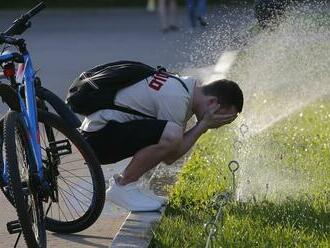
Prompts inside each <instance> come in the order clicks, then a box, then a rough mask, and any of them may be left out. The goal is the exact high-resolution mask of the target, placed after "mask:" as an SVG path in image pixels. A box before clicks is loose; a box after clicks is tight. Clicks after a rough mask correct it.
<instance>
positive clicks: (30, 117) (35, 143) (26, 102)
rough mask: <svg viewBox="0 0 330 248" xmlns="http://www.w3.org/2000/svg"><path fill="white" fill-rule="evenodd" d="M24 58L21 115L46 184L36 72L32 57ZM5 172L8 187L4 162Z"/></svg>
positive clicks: (9, 56)
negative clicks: (37, 102)
mask: <svg viewBox="0 0 330 248" xmlns="http://www.w3.org/2000/svg"><path fill="white" fill-rule="evenodd" d="M22 55H23V57H24V69H23V77H21V78H18V81H17V83H18V84H19V87H18V91H17V92H18V93H17V96H18V99H19V105H20V109H21V114H22V115H23V117H24V121H25V125H26V128H27V133H28V134H29V137H28V141H29V145H30V146H31V148H32V151H33V154H32V155H33V158H29V161H31V160H30V159H32V161H33V162H35V164H36V166H37V172H38V178H39V180H40V182H42V183H44V182H45V180H44V173H43V165H42V156H41V147H40V136H39V126H38V117H37V104H36V91H35V83H34V82H35V71H34V69H33V66H32V62H31V57H30V55H29V53H28V52H27V51H26V52H24V53H23V54H22ZM14 56H15V54H14V53H8V54H4V55H0V61H10V60H12V59H13V58H14ZM22 87H24V91H25V99H23V98H22V97H21V95H20V94H19V92H21V89H22ZM3 164H4V170H3V181H4V183H5V184H6V185H8V181H9V180H8V164H7V163H6V161H4V163H3Z"/></svg>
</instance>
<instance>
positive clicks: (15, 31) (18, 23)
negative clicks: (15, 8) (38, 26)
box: [3, 2, 46, 36]
mask: <svg viewBox="0 0 330 248" xmlns="http://www.w3.org/2000/svg"><path fill="white" fill-rule="evenodd" d="M44 8H46V5H45V3H44V2H41V3H39V4H38V5H36V6H35V7H34V8H32V9H31V10H29V11H28V12H26V13H25V14H23V15H22V16H21V17H20V18H18V19H16V20H15V21H14V22H13V25H11V26H10V27H9V28H8V29H7V30H6V31H5V32H3V34H4V35H6V36H14V35H21V34H22V33H24V31H25V30H27V29H28V28H29V27H31V22H29V20H30V19H31V18H32V17H33V16H35V15H36V14H38V13H39V12H40V11H41V10H43V9H44Z"/></svg>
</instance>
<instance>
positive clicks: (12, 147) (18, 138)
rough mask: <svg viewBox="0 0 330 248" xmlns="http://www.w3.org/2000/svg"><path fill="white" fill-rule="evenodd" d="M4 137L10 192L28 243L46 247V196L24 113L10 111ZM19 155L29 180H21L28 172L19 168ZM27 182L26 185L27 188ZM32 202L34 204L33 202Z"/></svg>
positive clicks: (32, 245) (33, 245)
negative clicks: (41, 191) (37, 174)
mask: <svg viewBox="0 0 330 248" xmlns="http://www.w3.org/2000/svg"><path fill="white" fill-rule="evenodd" d="M3 136H4V153H5V158H6V161H7V163H8V175H9V187H10V193H11V194H12V198H13V199H14V205H15V208H16V212H17V216H18V219H19V222H20V225H21V228H22V232H23V236H24V239H25V242H26V244H27V246H28V247H29V248H30V247H31V248H35V247H46V244H47V238H46V229H45V223H44V215H43V205H42V199H41V197H40V194H39V192H38V185H36V181H35V180H33V175H35V172H36V164H35V162H34V159H33V156H32V154H33V151H32V149H31V146H30V144H29V142H28V137H29V134H28V132H27V128H26V126H25V122H24V119H23V117H22V115H20V114H19V113H18V112H15V111H10V112H9V113H8V114H7V115H6V117H5V121H4V129H3ZM18 149H20V152H18ZM18 154H20V155H21V156H22V157H21V158H23V160H24V161H23V163H24V165H23V168H24V169H23V173H24V172H25V174H27V176H26V175H25V178H24V180H26V181H22V179H21V175H22V176H24V175H23V173H22V172H21V171H20V168H19V163H18ZM23 185H25V186H24V189H23ZM25 189H26V190H25ZM29 197H30V198H29ZM29 202H30V203H31V205H29ZM30 210H31V212H30ZM31 214H32V216H31Z"/></svg>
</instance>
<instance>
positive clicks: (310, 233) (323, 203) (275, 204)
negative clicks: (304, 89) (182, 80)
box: [151, 98, 330, 247]
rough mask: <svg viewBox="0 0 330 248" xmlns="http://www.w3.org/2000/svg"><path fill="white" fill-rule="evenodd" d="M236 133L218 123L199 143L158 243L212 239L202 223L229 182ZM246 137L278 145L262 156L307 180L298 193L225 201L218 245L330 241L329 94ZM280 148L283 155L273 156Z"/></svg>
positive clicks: (201, 243) (302, 181)
mask: <svg viewBox="0 0 330 248" xmlns="http://www.w3.org/2000/svg"><path fill="white" fill-rule="evenodd" d="M232 136H233V133H232V132H231V131H230V129H227V128H225V129H223V130H218V131H211V132H208V133H207V134H206V135H204V136H203V137H202V139H201V140H200V142H199V143H198V144H197V145H196V147H195V149H194V152H193V155H192V158H191V160H190V161H189V162H188V163H187V164H186V165H185V166H184V168H183V169H182V171H181V173H180V175H179V179H178V182H177V184H176V185H175V186H174V187H173V188H172V189H171V194H170V204H169V206H168V208H167V209H166V212H165V215H164V217H163V218H162V222H161V224H160V226H159V227H158V229H157V230H156V231H155V235H154V239H153V241H152V243H151V247H205V242H206V234H205V231H204V228H203V225H204V224H205V223H206V222H208V221H209V220H211V219H213V218H214V216H215V214H216V208H215V207H214V203H213V201H212V199H213V196H214V195H215V194H216V193H218V192H222V191H226V190H227V191H228V190H229V186H230V176H229V173H228V170H227V163H228V162H229V161H230V160H231V159H232V158H234V155H233V151H232V150H233V149H232V147H231V144H232V139H231V137H232ZM260 140H262V143H260V142H259V141H260ZM245 142H247V143H251V144H253V145H254V146H257V145H258V144H259V145H262V146H263V149H265V151H271V150H272V149H271V148H272V147H274V146H276V149H273V150H275V151H276V152H269V153H266V154H264V155H265V156H264V158H263V161H264V162H265V163H266V162H267V163H268V166H270V167H272V166H277V169H279V170H281V171H284V172H285V173H287V174H289V175H290V174H291V176H293V180H296V181H297V182H299V183H300V184H301V185H299V186H298V185H297V190H296V191H295V192H294V193H292V194H288V195H286V192H285V191H284V192H276V191H275V192H273V194H270V195H269V197H268V198H267V199H265V200H262V201H256V202H255V201H251V200H249V201H246V202H231V203H229V204H228V205H226V207H225V209H224V224H223V226H221V225H219V227H218V232H217V236H216V239H215V243H214V247H330V240H329V237H330V204H329V202H330V169H329V165H330V152H329V149H330V99H329V98H324V99H322V100H319V101H317V102H315V103H313V104H311V105H310V106H307V107H305V108H304V109H301V110H299V111H298V112H297V113H295V114H293V115H292V116H290V117H289V118H287V119H285V120H282V121H281V122H279V123H277V124H276V125H275V126H273V127H272V128H270V129H268V130H265V131H264V132H263V133H259V134H258V135H257V136H254V137H252V138H250V139H249V140H247V141H245ZM274 144H275V145H274ZM253 152H254V151H253V149H252V150H251V151H249V153H250V155H251V154H252V153H253ZM276 154H281V156H280V158H279V157H278V158H277V159H274V155H276ZM248 155H249V154H248ZM287 174H285V175H286V176H288V175H287Z"/></svg>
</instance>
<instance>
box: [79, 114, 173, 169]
mask: <svg viewBox="0 0 330 248" xmlns="http://www.w3.org/2000/svg"><path fill="white" fill-rule="evenodd" d="M166 123H167V121H166V120H149V119H147V120H134V121H129V122H124V123H120V122H117V121H109V122H108V124H107V125H106V126H105V127H103V128H102V129H100V130H98V131H96V132H84V131H82V135H83V136H84V138H85V139H86V140H87V142H88V143H89V144H90V145H91V146H92V148H93V149H94V151H95V153H96V156H97V157H98V159H99V161H100V162H101V164H109V163H115V162H118V161H120V160H122V159H125V158H128V157H131V156H133V155H134V154H135V153H136V152H138V151H139V150H141V149H142V148H144V147H147V146H150V145H154V144H158V142H159V139H160V137H161V136H162V133H163V131H164V128H165V126H166Z"/></svg>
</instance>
